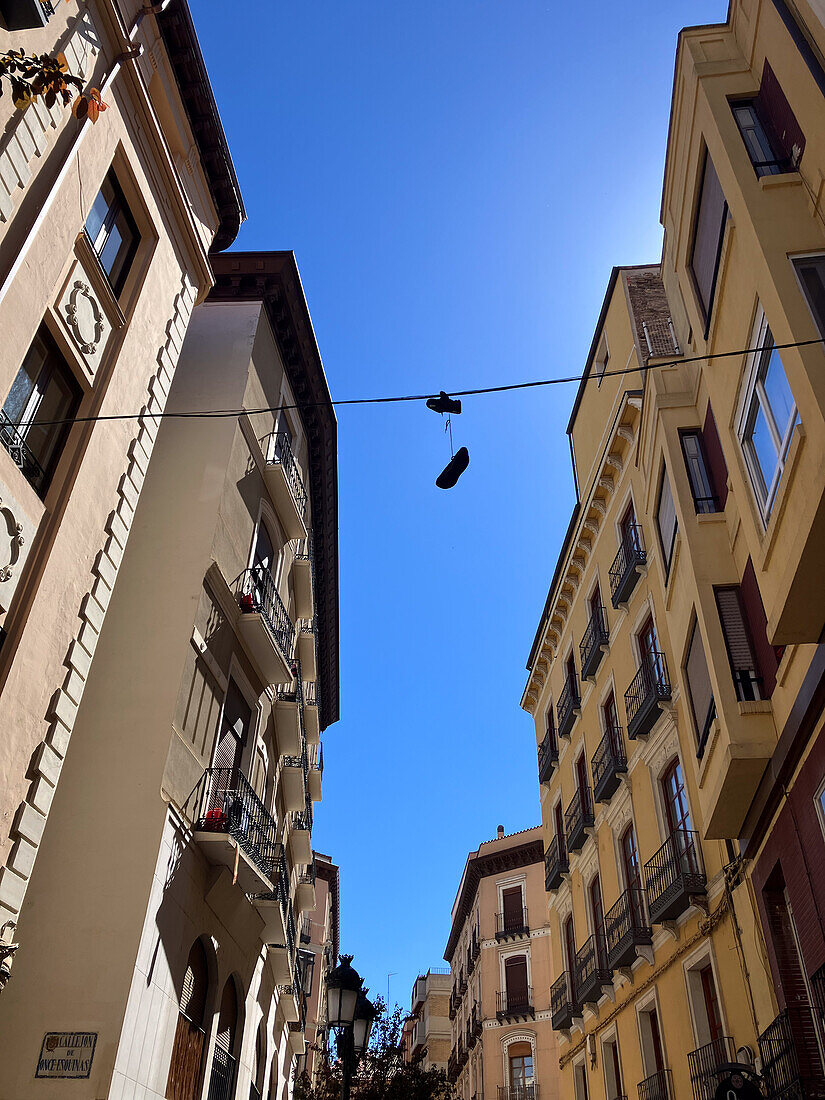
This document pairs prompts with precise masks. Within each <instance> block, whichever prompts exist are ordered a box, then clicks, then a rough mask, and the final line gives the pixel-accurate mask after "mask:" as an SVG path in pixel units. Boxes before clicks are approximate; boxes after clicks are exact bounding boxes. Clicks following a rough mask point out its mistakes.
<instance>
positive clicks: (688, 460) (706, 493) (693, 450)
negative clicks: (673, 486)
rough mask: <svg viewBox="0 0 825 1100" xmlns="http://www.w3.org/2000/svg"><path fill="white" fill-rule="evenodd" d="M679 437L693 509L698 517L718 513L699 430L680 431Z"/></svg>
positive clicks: (717, 504)
mask: <svg viewBox="0 0 825 1100" xmlns="http://www.w3.org/2000/svg"><path fill="white" fill-rule="evenodd" d="M679 436H680V439H681V442H682V454H683V455H684V458H685V467H686V469H687V475H688V481H689V482H690V493H691V496H692V497H693V507H694V508H695V509H696V512H697V514H699V515H705V514H707V513H709V512H718V511H719V510H720V509H719V501H718V499H717V496H716V493H715V492H714V489H713V485H712V484H711V480H710V474H709V472H708V464H707V461H706V459H705V448H704V443H703V440H702V432H701V431H700V429H699V428H689V429H687V430H685V431H681V432H680V433H679Z"/></svg>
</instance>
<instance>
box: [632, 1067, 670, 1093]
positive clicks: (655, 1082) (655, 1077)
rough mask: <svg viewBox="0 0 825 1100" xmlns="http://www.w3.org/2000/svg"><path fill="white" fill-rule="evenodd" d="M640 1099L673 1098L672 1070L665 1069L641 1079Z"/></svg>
mask: <svg viewBox="0 0 825 1100" xmlns="http://www.w3.org/2000/svg"><path fill="white" fill-rule="evenodd" d="M637 1088H638V1090H639V1100H673V1081H672V1079H671V1075H670V1070H669V1069H663V1070H660V1072H659V1073H654V1074H651V1076H650V1077H645V1079H644V1081H640V1082H639V1084H638V1086H637Z"/></svg>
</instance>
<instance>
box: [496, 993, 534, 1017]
mask: <svg viewBox="0 0 825 1100" xmlns="http://www.w3.org/2000/svg"><path fill="white" fill-rule="evenodd" d="M535 1015H536V1010H535V1008H534V1007H533V990H532V988H531V987H530V986H528V987H527V989H519V990H516V991H513V990H506V989H505V990H503V991H501V990H499V992H498V993H496V1017H497V1019H498V1021H499V1023H501V1022H502V1020H532V1019H534V1018H535Z"/></svg>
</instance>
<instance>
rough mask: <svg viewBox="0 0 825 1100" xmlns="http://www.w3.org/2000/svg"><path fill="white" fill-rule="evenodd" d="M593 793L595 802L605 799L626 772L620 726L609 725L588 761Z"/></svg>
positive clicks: (625, 759)
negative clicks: (591, 774)
mask: <svg viewBox="0 0 825 1100" xmlns="http://www.w3.org/2000/svg"><path fill="white" fill-rule="evenodd" d="M590 769H591V771H592V773H593V794H594V797H595V799H596V801H597V802H603V801H607V799H609V798H610V796H611V795H612V794H613V792H614V791H615V790H616V788H617V787H618V785H619V776H620V775H626V774H627V756H626V755H625V751H624V743H623V740H622V728H621V726H609V727H608V729H607V730H606V731H605V735H604V737H603V738H602V739H601V741H600V742H599V745H598V748H597V749H596V751H595V752H594V753H593V759H592V760H591V762H590Z"/></svg>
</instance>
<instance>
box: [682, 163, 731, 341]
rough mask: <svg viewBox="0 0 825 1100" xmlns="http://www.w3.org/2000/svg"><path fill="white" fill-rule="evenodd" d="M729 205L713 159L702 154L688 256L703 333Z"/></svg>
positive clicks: (711, 298) (706, 325)
mask: <svg viewBox="0 0 825 1100" xmlns="http://www.w3.org/2000/svg"><path fill="white" fill-rule="evenodd" d="M727 212H728V204H727V203H726V202H725V195H724V193H723V191H722V185H721V184H720V182H719V177H718V176H717V175H716V169H715V168H714V167H713V161H712V160H711V159H710V155H709V154H708V153H706V154H705V166H704V170H703V172H702V186H701V187H700V189H699V207H698V209H697V212H696V224H695V227H694V231H693V249H692V251H691V257H690V269H691V271H692V273H693V279H694V282H695V284H696V290H697V293H698V295H699V301H700V303H701V306H702V312H703V314H704V319H705V332H706V333H707V328H708V326H709V323H710V313H711V307H712V305H713V292H714V290H715V288H716V272H717V269H718V267H719V253H720V252H721V249H722V237H723V235H724V231H725V218H726V217H727Z"/></svg>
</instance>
